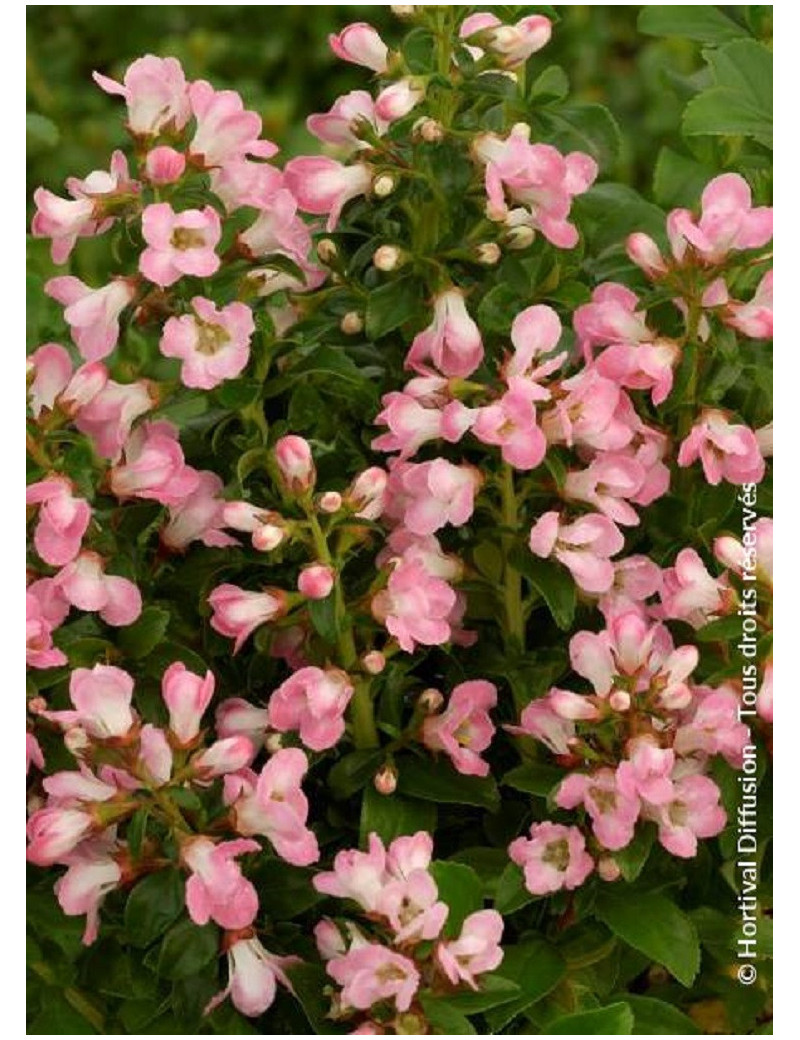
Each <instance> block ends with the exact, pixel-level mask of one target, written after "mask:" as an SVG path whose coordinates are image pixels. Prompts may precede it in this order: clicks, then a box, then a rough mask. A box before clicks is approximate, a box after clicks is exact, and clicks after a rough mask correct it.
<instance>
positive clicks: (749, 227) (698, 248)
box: [667, 173, 772, 264]
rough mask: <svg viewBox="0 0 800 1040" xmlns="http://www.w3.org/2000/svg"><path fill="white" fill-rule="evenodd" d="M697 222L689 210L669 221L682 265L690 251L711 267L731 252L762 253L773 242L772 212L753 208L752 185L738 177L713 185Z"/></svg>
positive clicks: (707, 190) (675, 212)
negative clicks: (749, 250)
mask: <svg viewBox="0 0 800 1040" xmlns="http://www.w3.org/2000/svg"><path fill="white" fill-rule="evenodd" d="M700 203H701V214H700V217H699V219H696V218H695V217H693V216H692V214H691V213H690V212H689V211H688V210H685V209H677V210H673V211H672V212H671V213H670V214H669V216H668V218H667V233H668V235H669V239H670V244H671V246H672V253H673V256H674V257H675V259H676V260H678V261H682V260H683V259H684V256H685V254H686V251H687V249H688V248H689V247H691V249H692V250H693V251H694V253H695V254H696V255H697V256H698V257H699V258H700V259H701V260H702V261H703V262H705V263H707V264H718V263H721V262H722V261H723V260H724V259H725V257H726V256H727V255H728V253H729V252H730V251H731V250H739V249H759V248H760V247H761V246H764V245H766V244H767V242H769V241H770V239H771V238H772V208H771V207H769V206H756V207H754V206H753V199H752V194H751V192H750V185H749V184H748V183H747V181H746V180H745V179H744V177H741V176H740V175H739V174H738V173H724V174H722V175H721V176H720V177H715V178H714V179H713V180H711V181H709V182H708V184H707V185H706V186H705V188H704V189H703V195H702V197H701V200H700Z"/></svg>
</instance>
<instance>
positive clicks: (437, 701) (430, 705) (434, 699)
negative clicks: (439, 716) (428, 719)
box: [417, 686, 444, 715]
mask: <svg viewBox="0 0 800 1040" xmlns="http://www.w3.org/2000/svg"><path fill="white" fill-rule="evenodd" d="M443 704H444V695H443V694H442V693H440V692H439V690H436V689H434V688H433V687H432V686H429V687H428V689H427V690H423V691H422V693H421V694H420V695H419V699H418V700H417V707H418V708H420V709H421V710H422V711H424V712H425V714H426V715H434V714H435V713H436V712H437V711H438V710H439V709H440V708H441V707H442V705H443Z"/></svg>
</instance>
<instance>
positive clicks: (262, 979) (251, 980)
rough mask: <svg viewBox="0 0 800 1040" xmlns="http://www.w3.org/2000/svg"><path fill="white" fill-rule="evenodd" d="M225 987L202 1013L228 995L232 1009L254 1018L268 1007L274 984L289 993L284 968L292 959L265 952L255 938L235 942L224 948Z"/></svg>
mask: <svg viewBox="0 0 800 1040" xmlns="http://www.w3.org/2000/svg"><path fill="white" fill-rule="evenodd" d="M227 956H228V985H227V986H226V988H225V989H224V990H223V991H222V992H221V993H218V994H217V996H216V997H214V998H213V1000H212V1001H211V1002H210V1003H209V1005H208V1007H207V1008H206V1013H208V1012H209V1011H211V1010H212V1008H214V1007H216V1006H217V1004H219V1003H221V1002H222V1001H223V1000H224V999H225V998H226V997H227V996H228V995H230V998H231V1002H232V1003H233V1006H234V1007H235V1008H236V1009H237V1011H240V1012H241V1013H242V1014H243V1015H248V1016H249V1017H251V1018H257V1017H258V1016H259V1015H263V1014H264V1012H265V1011H266V1010H267V1009H268V1008H270V1007H271V1006H272V1002H273V1001H274V1000H275V990H276V983H277V982H280V983H281V984H282V985H284V986H286V988H287V989H288V990H291V988H292V987H291V984H290V982H289V980H288V978H287V977H286V973H285V971H284V968H285V967H287V966H288V965H289V964H292V963H296V962H297V958H296V957H278V956H276V955H275V954H274V953H269V952H268V951H267V950H265V949H264V947H263V946H262V945H261V943H260V942H259V941H258V939H257V938H256V937H255V936H252V937H251V938H249V939H238V940H237V941H236V942H235V943H233V944H232V945H231V946H229V947H228V954H227Z"/></svg>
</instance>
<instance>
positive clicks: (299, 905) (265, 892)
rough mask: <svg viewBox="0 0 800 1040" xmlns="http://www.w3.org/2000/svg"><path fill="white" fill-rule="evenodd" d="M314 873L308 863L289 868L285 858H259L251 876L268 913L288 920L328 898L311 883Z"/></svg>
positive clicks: (281, 919)
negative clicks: (304, 865) (308, 867)
mask: <svg viewBox="0 0 800 1040" xmlns="http://www.w3.org/2000/svg"><path fill="white" fill-rule="evenodd" d="M313 876H314V872H313V871H312V870H309V869H306V868H305V867H292V869H291V870H287V868H286V864H285V863H284V861H283V860H279V859H263V858H259V861H257V866H256V868H255V869H254V870H253V873H252V880H253V883H254V884H255V886H256V888H257V890H258V894H259V898H260V900H261V906H262V907H263V908H264V911H265V912H266V913H267V914H268V915H269V917H271V918H273V919H274V920H276V921H288V920H290V918H292V917H296V916H297V915H298V914H302V913H305V911H306V910H309V909H310V908H311V907H312V906H316V904H317V903H319V902H321V901H322V899H324V898H325V897H324V896H323V895H322V894H321V893H320V892H317V890H316V889H315V888H314V886H313V885H312V883H311V879H312V877H313Z"/></svg>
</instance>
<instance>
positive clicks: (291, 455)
mask: <svg viewBox="0 0 800 1040" xmlns="http://www.w3.org/2000/svg"><path fill="white" fill-rule="evenodd" d="M275 461H276V462H277V464H278V469H279V470H280V474H281V477H282V478H283V482H284V483H285V485H286V487H287V489H288V490H289V491H291V492H292V494H295V495H300V494H303V492H305V491H308V490H310V488H312V487H313V486H314V481H315V480H316V479H317V474H316V470H315V469H314V460H313V458H312V457H311V448H310V447H309V444H308V441H306V440H304V439H303V438H302V437H296V436H294V434H289V435H288V436H286V437H281V439H280V440H279V441H278V442H277V444H276V445H275Z"/></svg>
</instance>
